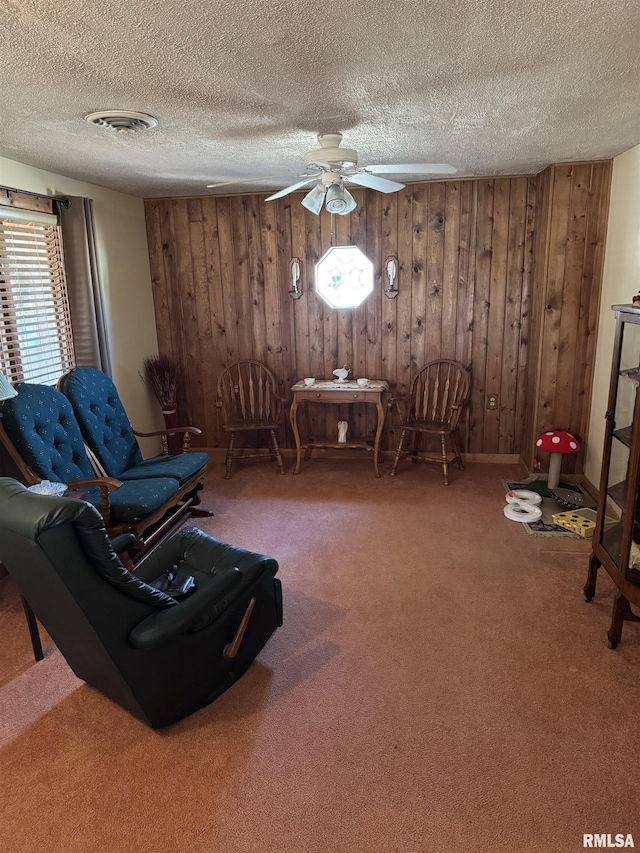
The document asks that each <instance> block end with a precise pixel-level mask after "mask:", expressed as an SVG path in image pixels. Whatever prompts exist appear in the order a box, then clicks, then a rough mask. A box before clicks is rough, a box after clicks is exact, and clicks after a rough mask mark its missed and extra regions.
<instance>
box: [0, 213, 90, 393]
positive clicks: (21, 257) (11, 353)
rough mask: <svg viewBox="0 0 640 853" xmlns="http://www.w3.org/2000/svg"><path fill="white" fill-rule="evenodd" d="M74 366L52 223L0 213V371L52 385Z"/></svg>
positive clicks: (48, 218) (49, 218)
mask: <svg viewBox="0 0 640 853" xmlns="http://www.w3.org/2000/svg"><path fill="white" fill-rule="evenodd" d="M74 364H75V361H74V352H73V338H72V334H71V318H70V314H69V299H68V296H67V285H66V281H65V274H64V259H63V254H62V241H61V235H60V226H59V225H58V219H57V217H56V216H53V215H51V214H44V213H39V212H35V211H27V210H17V209H16V210H13V209H10V208H4V209H0V371H2V373H4V374H5V376H6V377H7V378H8V379H9V381H10V382H14V383H15V382H25V381H26V382H36V383H39V384H43V385H55V383H56V382H57V380H58V378H59V377H60V376H61V375H62V374H63V373H65V372H66V371H67V370H70V369H71V368H72V367H73V366H74Z"/></svg>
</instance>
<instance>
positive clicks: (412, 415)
mask: <svg viewBox="0 0 640 853" xmlns="http://www.w3.org/2000/svg"><path fill="white" fill-rule="evenodd" d="M470 385H471V380H470V375H469V371H468V370H467V369H466V368H465V367H464V365H462V364H460V362H457V361H451V360H449V359H438V360H436V361H430V362H429V364H427V365H426V366H425V367H423V368H422V370H420V371H418V373H417V374H416V375H415V376H414V377H413V379H412V381H411V387H410V390H409V393H408V394H406V395H405V396H402V397H393V398H392V401H391V402H392V403H393V404H394V405H395V407H396V411H397V413H398V417H399V424H398V426H399V428H400V430H401V433H400V441H399V442H398V449H397V451H396V457H395V460H394V462H393V468H392V470H391V473H392V474H393V475H395V473H396V471H397V468H398V463H399V462H400V460H401V459H404V458H405V457H407V456H410V457H411V459H412V460H420V461H422V462H437V463H439V464H441V465H442V474H443V477H444V484H445V486H448V485H449V465H451V464H452V463H453V462H457V463H458V465H459V466H460V467H461V468H464V462H463V460H462V441H461V438H460V431H459V422H460V415H461V414H462V411H463V409H464V407H465V405H466V404H467V403H468V401H469V389H470ZM407 434H409V435H410V448H409V449H407V450H405V449H404V445H405V440H406V438H407ZM425 435H436V436H438V437H439V439H440V453H439V454H438V453H433V452H426V451H425V452H421V451H420V450H419V444H420V437H421V436H425Z"/></svg>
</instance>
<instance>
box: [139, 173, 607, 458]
mask: <svg viewBox="0 0 640 853" xmlns="http://www.w3.org/2000/svg"><path fill="white" fill-rule="evenodd" d="M581 168H584V169H592V170H595V172H597V171H598V166H597V165H596V166H593V165H591V164H590V165H589V166H587V167H581ZM581 174H582V172H581ZM585 174H586V172H585ZM580 192H581V193H582V195H584V191H583V185H582V183H581V188H580ZM352 194H353V196H354V197H355V199H356V201H357V204H358V206H357V208H356V209H355V210H354V211H353V213H351V214H350V215H348V216H344V217H341V216H335V217H333V223H332V220H331V217H330V216H329V215H328V214H327V213H326V212H325V211H323V212H322V214H321V215H320V216H319V217H318V216H315V215H314V214H312V213H309V212H308V211H307V210H305V208H303V207H302V205H301V204H300V200H301V198H302V197H303V194H302V193H296V194H293V195H291V196H288V197H285V198H283V199H279V200H277V201H276V202H265V201H264V196H260V195H236V196H229V197H221V196H215V197H208V198H193V199H153V200H148V201H147V202H146V213H147V228H148V237H149V252H150V261H151V273H152V281H153V288H154V298H155V307H156V319H157V326H158V339H159V347H160V351H161V352H162V353H164V354H167V355H171V356H173V357H175V358H176V359H177V360H178V362H179V364H180V368H181V373H182V376H183V382H182V399H181V400H180V408H181V420H184V419H185V418H186V419H188V420H189V421H190V422H192V423H195V424H197V425H199V426H201V427H202V428H203V429H204V433H203V435H202V437H201V440H200V441H199V444H200V445H201V446H207V447H215V446H219V445H223V444H225V439H224V436H223V435H222V434H221V429H220V424H219V421H218V416H217V410H216V408H215V387H216V382H217V378H218V376H219V374H220V371H221V370H222V368H223V367H225V366H226V365H227V364H229V363H231V362H232V361H235V360H237V359H241V358H249V357H253V358H257V359H259V360H261V361H263V362H265V363H266V364H267V365H268V366H269V367H270V368H271V369H272V370H273V371H274V373H275V374H276V376H277V377H279V378H280V379H281V380H282V383H283V384H282V390H283V392H285V393H286V392H287V391H288V389H289V387H290V386H291V385H292V384H293V383H294V382H295V381H296V380H297V379H299V378H302V377H304V376H316V377H317V378H323V377H324V378H329V377H331V374H332V371H333V370H334V368H335V367H338V366H341V365H342V364H345V363H346V364H349V365H350V366H351V368H352V373H353V375H354V376H368V377H370V378H383V379H386V380H387V381H388V382H389V384H390V386H391V388H392V390H393V391H395V392H397V393H404V392H405V391H406V390H407V389H408V385H409V382H410V378H411V376H412V375H413V373H414V371H415V370H417V369H418V368H419V367H421V366H422V365H424V364H425V363H426V362H427V361H429V360H431V359H434V358H439V357H444V358H455V359H457V360H458V361H461V362H462V363H463V364H465V365H466V366H468V367H469V368H470V370H471V374H472V392H471V406H470V409H469V415H468V420H467V423H466V425H465V440H466V445H467V449H468V450H469V451H471V452H476V453H488V454H496V453H500V454H512V453H521V452H522V451H523V447H524V444H525V443H526V442H527V441H530V435H531V432H532V427H531V425H530V424H531V421H532V419H533V418H534V412H537V410H538V407H537V405H534V404H533V401H532V399H531V395H532V394H534V393H535V391H536V388H538V379H539V377H538V376H537V373H536V371H534V373H533V375H532V373H531V369H532V361H531V358H530V355H529V350H530V340H531V338H532V333H533V332H534V329H533V328H532V322H535V320H534V315H533V311H532V309H533V308H534V305H533V303H534V247H536V248H537V251H538V252H540V254H541V255H543V256H544V250H545V249H546V243H543V244H542V249H541V248H540V246H541V244H540V241H539V240H538V234H537V230H536V222H537V214H538V211H539V210H540V209H541V201H542V195H543V194H542V192H541V190H540V184H539V177H538V178H537V177H532V176H526V177H514V178H493V179H479V180H464V181H454V180H451V181H438V182H429V183H419V184H412V185H409V186H407V187H406V188H405V189H404V190H402V191H400V192H399V193H394V194H392V195H382V194H380V193H377V192H373V191H370V190H364V189H359V188H358V189H354V190H352ZM559 198H560V197H559V196H558V199H559ZM603 203H604V201H603V197H602V196H601V195H600V196H597V198H596V199H595V201H594V200H593V199H592V202H591V208H590V209H589V211H588V212H586V213H585V217H586V219H587V220H588V224H587V225H586V226H585V223H584V222H582V221H581V225H580V228H582V230H580V229H578V227H577V225H575V224H574V225H573V230H571V228H570V223H569V222H568V220H567V219H566V217H565V220H564V221H565V224H566V226H567V229H568V230H567V234H566V235H565V236H566V238H567V239H569V233H571V234H572V235H577V234H578V233H580V234H583V232H584V229H585V227H586V229H587V232H588V233H589V234H590V235H592V236H593V235H594V234H596V232H597V234H598V235H599V239H602V235H601V234H600V231H601V230H602V223H603V221H604V220H603V218H602V216H600V215H599V213H598V211H597V210H595V207H597V205H598V204H600V205H602V204H603ZM583 206H584V205H583ZM594 206H595V207H594ZM587 207H588V205H587ZM561 222H562V218H561V217H560V219H558V226H557V229H558V233H557V235H556V238H555V239H556V241H557V240H560V229H561ZM332 227H333V228H334V232H333V233H332ZM598 229H600V230H598ZM585 233H586V232H585ZM332 241H333V243H334V244H336V245H340V244H354V245H356V246H358V247H359V248H360V249H361V250H362V251H363V252H364V253H365V254H366V255H367V256H368V257H369V258H370V259H371V260H372V261H373V263H374V267H375V276H376V282H375V292H374V294H372V295H371V296H370V297H369V298H368V299H367V300H366V301H365V302H364V303H363V305H361V306H360V307H359V308H357V309H355V310H351V311H340V310H338V311H336V310H333V309H331V308H329V307H328V306H326V305H325V303H324V302H323V301H322V300H321V299H320V297H318V296H317V295H316V293H315V292H314V290H313V273H314V265H315V262H316V261H317V260H318V259H319V258H320V257H321V256H322V254H323V253H324V252H325V251H326V250H327V249H328V248H329V247H330V246H331V244H332ZM536 241H537V242H536ZM572 242H575V239H573V237H572ZM577 248H578V247H577V246H572V247H571V249H570V252H569V254H570V260H569V261H568V262H567V264H566V269H567V275H568V276H569V278H571V280H572V281H573V280H574V278H575V277H576V276H577V278H578V279H579V280H580V281H582V280H583V272H582V270H581V268H580V264H579V260H578V251H577ZM389 255H395V256H397V257H398V260H399V276H398V287H399V294H398V297H397V298H396V299H388V298H387V297H386V296H385V295H384V281H383V275H382V273H383V266H384V261H385V259H386V258H387V257H388V256H389ZM292 257H298V258H300V259H301V260H302V281H301V287H302V290H303V296H302V298H301V299H299V300H293V299H292V298H291V297H290V296H289V290H290V287H291V282H290V261H291V258H292ZM592 261H594V262H595V261H597V258H596V257H595V256H594V257H593V258H592ZM595 278H596V276H595V275H594V274H593V272H592V273H591V279H592V280H593V281H595ZM547 290H548V288H547ZM540 292H541V293H542V290H541V291H540ZM590 293H591V291H589V293H587V292H586V291H585V294H584V297H585V298H587V297H588V296H589V294H590ZM572 294H573V291H572ZM557 299H559V300H560V303H561V302H562V294H559V295H557ZM557 299H556V300H554V304H556V301H557ZM587 303H588V304H587ZM592 310H593V306H592V305H591V303H590V302H588V299H587V302H585V301H584V299H583V298H582V297H580V298H578V300H577V301H576V300H575V299H574V301H573V302H571V304H570V306H569V307H567V308H566V309H565V310H564V317H565V320H564V321H562V320H560V321H559V322H558V323H557V324H554V323H551V324H550V326H549V331H548V332H547V331H545V333H544V335H542V336H541V337H540V339H541V340H542V338H544V340H545V344H544V345H545V346H546V341H547V340H550V339H549V335H551V334H552V331H551V329H552V328H553V330H554V332H553V334H555V338H553V340H557V342H558V345H560V341H561V339H562V336H563V335H564V334H565V332H566V333H567V334H568V335H569V338H568V346H569V347H570V348H571V352H576V350H577V349H579V350H580V353H581V357H580V360H579V361H578V359H574V366H575V367H576V368H580V370H581V371H582V363H583V361H584V360H585V359H589V358H591V363H592V356H593V352H592V347H591V345H590V342H589V341H583V340H582V338H580V335H585V334H587V336H588V335H590V334H591V332H590V331H589V330H590V328H591V325H590V321H587V322H585V320H584V317H583V314H584V313H585V311H586V314H587V315H588V317H589V318H590V317H591V316H592ZM562 313H563V312H562V311H561V314H562ZM596 313H597V311H596ZM570 314H571V315H572V316H573V315H574V314H575V317H576V318H577V317H578V316H579V317H580V319H579V321H578V325H577V326H575V324H574V326H575V331H574V326H571V324H569V323H567V319H568V317H569V315H570ZM569 326H571V330H569ZM545 329H546V325H545ZM545 335H546V337H545ZM562 349H563V352H564V345H563V347H562ZM557 361H558V362H559V365H560V368H561V369H562V371H564V372H562V376H563V377H564V376H565V373H566V372H567V371H566V370H565V367H566V363H567V362H568V359H567V357H566V355H564V356H563V358H562V360H561V359H560V358H559V357H558V359H557ZM544 364H547V365H548V368H549V370H548V371H545V370H543V372H550V371H551V367H552V363H551V362H548V363H547V362H544ZM536 365H537V362H536ZM589 377H590V374H589ZM578 378H579V379H580V380H582V379H584V376H583V372H582V373H580V375H579V377H578ZM547 380H548V381H552V377H545V380H544V381H543V378H542V377H540V383H539V388H540V391H541V393H542V391H543V390H545V389H546V387H547V386H546V385H545V381H547ZM489 393H491V394H497V395H498V400H499V405H498V408H497V409H495V410H489V409H487V395H488V394H489ZM576 393H577V394H578V396H580V394H579V391H578V392H576ZM583 395H584V391H583ZM563 401H564V398H563ZM563 404H564V403H563ZM318 408H320V407H318ZM561 411H563V410H559V411H558V414H560V413H561ZM339 417H347V419H348V420H349V421H350V435H352V434H353V435H361V436H363V435H366V434H370V433H371V432H372V430H373V428H374V423H373V417H372V413H371V412H370V411H369V410H368V407H365V406H363V407H362V409H360V408H359V407H353V408H350V409H349V412H348V413H339V412H337V411H335V412H334V411H331V410H329V407H326V410H323V411H322V412H317V413H314V414H313V420H314V421H315V423H314V424H312V429H313V431H314V432H323V431H326V432H328V433H329V434H333V432H334V431H335V426H336V423H337V420H338V419H339ZM392 427H393V424H392V422H389V423H388V427H387V431H386V445H385V446H386V447H387V448H392V447H394V446H395V441H396V438H395V436H394V435H393V429H392ZM290 442H291V436H290V434H289V430H288V427H287V429H286V435H285V446H287V445H289V446H290Z"/></svg>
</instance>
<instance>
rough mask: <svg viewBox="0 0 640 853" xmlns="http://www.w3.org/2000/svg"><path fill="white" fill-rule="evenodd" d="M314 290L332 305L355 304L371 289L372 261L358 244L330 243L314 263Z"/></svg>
mask: <svg viewBox="0 0 640 853" xmlns="http://www.w3.org/2000/svg"><path fill="white" fill-rule="evenodd" d="M316 290H317V292H318V293H319V294H320V296H321V297H322V298H323V299H324V301H325V302H326V303H327V305H330V306H331V308H357V307H358V305H360V304H361V303H362V302H364V300H365V299H366V298H367V296H369V295H370V294H371V293H373V264H372V262H371V261H370V260H369V258H367V256H366V255H364V254H363V253H362V252H361V251H360V249H359V248H358V247H357V246H332V247H331V248H330V249H329V250H328V251H326V252H325V253H324V255H323V256H322V257H321V258H320V260H319V261H318V263H317V264H316Z"/></svg>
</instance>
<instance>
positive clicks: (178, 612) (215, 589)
mask: <svg viewBox="0 0 640 853" xmlns="http://www.w3.org/2000/svg"><path fill="white" fill-rule="evenodd" d="M241 581H242V573H241V572H240V571H239V569H237V568H235V567H233V568H228V569H225V570H224V571H222V572H220V573H219V574H218V575H216V576H215V577H214V578H212V580H211V583H207V585H206V586H204V587H203V588H202V589H198V590H197V591H196V592H194V593H193V595H190V596H189V597H188V598H186V599H185V600H184V601H181V602H180V603H179V605H178V606H177V607H170V608H167V609H166V610H158V611H157V613H152V614H151V616H147V618H146V619H143V620H142V622H140V623H139V624H138V625H136V627H135V628H133V630H132V631H131V632H130V633H129V640H130V642H131V644H132V645H133V646H135V647H136V648H137V649H153V648H155V647H156V646H158V645H160V644H161V643H164V642H166V641H167V640H170V639H172V638H173V637H176V636H177V635H178V634H183V633H184V632H185V631H187V630H188V629H189V628H192V627H194V626H195V625H196V624H197V622H198V620H199V618H200V617H201V616H202V615H203V614H204V612H205V611H206V610H208V609H211V608H213V607H214V606H215V603H216V601H218V600H220V599H221V598H224V597H225V596H226V595H228V594H229V593H230V592H231V590H232V589H234V588H235V587H237V586H238V584H240V582H241Z"/></svg>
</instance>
